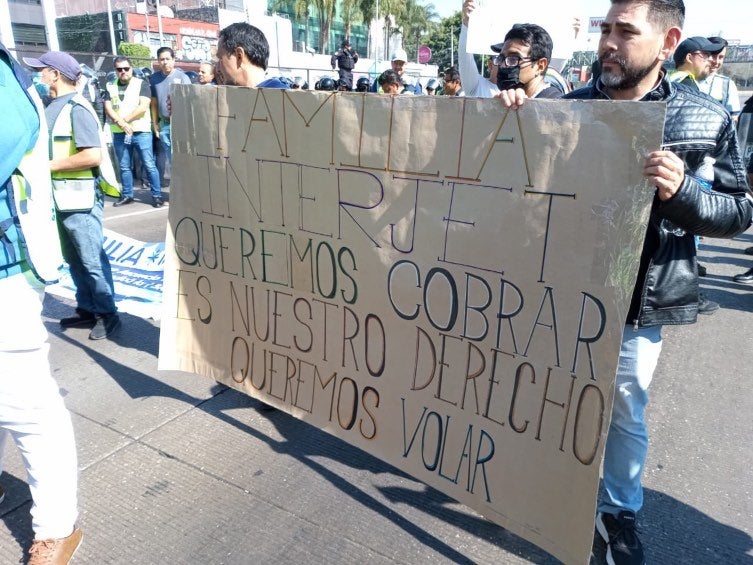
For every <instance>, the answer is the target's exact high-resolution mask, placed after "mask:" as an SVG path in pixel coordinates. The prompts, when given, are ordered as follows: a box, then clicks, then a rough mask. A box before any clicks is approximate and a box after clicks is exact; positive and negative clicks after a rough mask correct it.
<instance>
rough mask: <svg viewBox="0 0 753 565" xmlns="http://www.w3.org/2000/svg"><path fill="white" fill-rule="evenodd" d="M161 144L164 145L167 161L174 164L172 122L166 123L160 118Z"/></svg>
mask: <svg viewBox="0 0 753 565" xmlns="http://www.w3.org/2000/svg"><path fill="white" fill-rule="evenodd" d="M159 142H160V144H162V149H163V150H164V152H165V161H166V162H167V163H172V161H173V154H172V138H171V137H170V122H166V121H164V120H162V119H161V118H160V121H159Z"/></svg>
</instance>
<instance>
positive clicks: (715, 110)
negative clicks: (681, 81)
mask: <svg viewBox="0 0 753 565" xmlns="http://www.w3.org/2000/svg"><path fill="white" fill-rule="evenodd" d="M565 98H578V99H609V97H608V96H607V95H606V94H605V93H604V91H603V90H602V87H601V83H600V82H598V81H597V83H596V84H595V85H593V86H589V87H585V88H581V89H579V90H576V91H574V92H571V93H570V94H568V95H566V96H565ZM642 100H645V101H651V100H662V101H665V102H666V103H667V116H666V119H665V121H664V143H663V148H664V149H669V150H671V151H673V152H674V153H676V154H677V155H678V156H679V157H680V158H681V159H682V160H683V161H684V162H685V179H684V180H683V181H682V185H681V187H680V190H679V191H678V192H677V194H675V196H674V197H672V198H671V199H669V200H667V201H666V202H662V201H661V200H659V198H658V197H656V196H655V197H654V202H653V205H652V206H651V215H650V218H649V223H648V229H647V232H646V240H645V243H644V245H643V251H642V253H641V263H640V270H639V272H638V279H637V281H636V285H635V288H634V289H633V298H632V301H631V304H630V310H629V311H628V318H627V322H628V323H629V324H633V325H635V326H636V327H641V326H657V325H663V324H692V323H694V322H695V321H696V318H697V314H698V274H697V273H698V270H697V265H696V249H695V242H694V239H693V234H697V235H702V236H707V237H723V238H730V237H734V236H736V235H738V234H740V233H742V232H744V231H745V230H746V229H747V228H748V226H750V224H751V217H752V216H753V195H751V192H750V189H749V188H748V185H747V182H746V178H745V167H744V166H743V162H742V156H741V154H740V147H739V145H738V141H737V135H736V134H735V127H734V124H733V122H732V119H731V118H730V116H729V114H728V113H727V111H726V110H725V109H724V108H723V107H722V106H721V105H720V104H718V103H717V102H716V101H714V100H712V99H711V98H709V97H707V96H706V95H704V94H701V93H700V92H698V91H697V90H691V89H690V88H688V87H686V86H684V85H678V84H674V83H671V82H669V81H668V80H666V77H662V80H661V82H660V83H659V84H658V85H657V86H656V88H654V89H653V90H652V91H651V92H649V93H648V94H646V96H645V97H644V98H642ZM707 155H708V156H709V157H711V158H713V159H715V163H714V180H713V184H712V189H711V190H707V189H703V188H702V186H701V185H700V184H699V182H698V180H696V178H695V177H694V176H693V175H694V174H696V173H697V171H698V169H699V168H700V166H701V164H702V163H703V161H704V157H705V156H707Z"/></svg>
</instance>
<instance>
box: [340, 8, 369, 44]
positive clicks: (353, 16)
mask: <svg viewBox="0 0 753 565" xmlns="http://www.w3.org/2000/svg"><path fill="white" fill-rule="evenodd" d="M360 15H361V12H360V9H359V0H340V17H341V18H342V20H343V25H344V26H345V37H350V35H351V32H352V28H353V24H354V23H356V22H357V21H359V19H360ZM365 21H369V20H365Z"/></svg>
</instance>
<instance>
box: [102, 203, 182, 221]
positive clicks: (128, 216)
mask: <svg viewBox="0 0 753 565" xmlns="http://www.w3.org/2000/svg"><path fill="white" fill-rule="evenodd" d="M163 210H167V206H163V207H162V208H151V209H149V210H139V211H138V212H129V213H127V214H118V215H117V216H108V217H107V218H104V221H105V222H107V221H108V220H119V219H120V218H131V217H133V216H142V215H143V214H152V213H154V212H160V211H163Z"/></svg>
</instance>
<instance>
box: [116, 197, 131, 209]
mask: <svg viewBox="0 0 753 565" xmlns="http://www.w3.org/2000/svg"><path fill="white" fill-rule="evenodd" d="M126 204H133V196H121V197H120V199H119V200H116V201H115V202H113V203H112V205H113V206H115V207H116V208H117V207H118V206H125V205H126Z"/></svg>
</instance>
